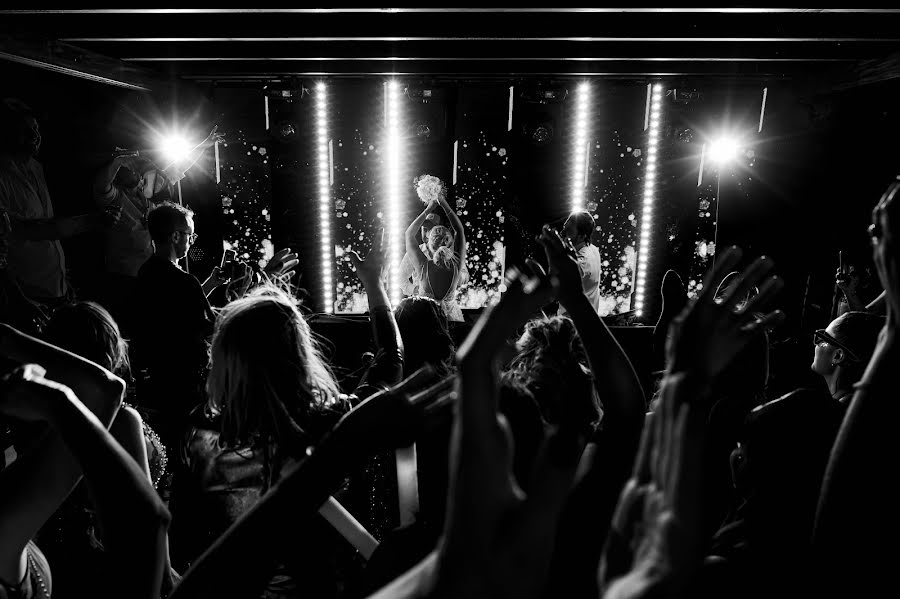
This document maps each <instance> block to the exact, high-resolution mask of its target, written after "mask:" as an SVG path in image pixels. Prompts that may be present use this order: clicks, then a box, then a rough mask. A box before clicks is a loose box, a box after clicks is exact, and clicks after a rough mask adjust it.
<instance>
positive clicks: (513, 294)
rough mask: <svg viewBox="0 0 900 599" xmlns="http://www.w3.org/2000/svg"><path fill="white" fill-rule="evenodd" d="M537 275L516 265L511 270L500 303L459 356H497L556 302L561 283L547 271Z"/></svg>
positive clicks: (473, 333)
mask: <svg viewBox="0 0 900 599" xmlns="http://www.w3.org/2000/svg"><path fill="white" fill-rule="evenodd" d="M536 275H537V276H528V275H526V274H524V273H521V272H519V271H518V270H516V269H515V268H512V269H510V270H508V271H507V275H506V279H507V282H506V287H507V289H506V292H505V293H504V294H503V296H502V297H501V298H500V302H499V303H498V304H497V305H496V306H493V307H492V308H489V309H488V310H487V311H486V314H485V316H483V317H482V318H480V319H479V320H478V322H477V323H475V327H474V328H473V329H472V332H471V334H470V335H469V336H468V337H467V338H466V340H465V341H464V342H463V344H462V346H461V347H460V348H459V352H457V358H458V360H459V361H460V362H461V363H462V362H465V361H466V360H475V361H477V360H480V359H483V358H487V359H493V358H494V357H496V355H497V352H499V351H500V349H501V348H502V347H503V346H504V345H505V344H506V341H507V339H509V338H510V337H511V336H512V335H513V334H514V333H515V332H516V329H517V328H518V327H519V326H520V325H522V324H523V323H524V322H525V321H526V320H527V319H528V318H529V317H531V315H532V314H534V313H535V312H537V311H538V310H540V309H541V308H542V307H543V306H544V305H546V304H547V302H549V301H552V299H553V295H554V294H555V292H556V286H557V283H556V282H555V279H553V278H552V277H547V276H545V275H544V273H543V271H541V272H540V273H536ZM487 315H490V318H487Z"/></svg>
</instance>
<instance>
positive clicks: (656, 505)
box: [599, 375, 703, 598]
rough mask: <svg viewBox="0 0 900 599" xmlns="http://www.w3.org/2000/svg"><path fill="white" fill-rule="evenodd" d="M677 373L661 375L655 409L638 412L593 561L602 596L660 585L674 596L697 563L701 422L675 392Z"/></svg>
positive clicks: (632, 593)
mask: <svg viewBox="0 0 900 599" xmlns="http://www.w3.org/2000/svg"><path fill="white" fill-rule="evenodd" d="M683 379H684V375H676V376H675V377H673V378H671V379H670V380H669V381H667V384H666V386H665V387H664V388H663V396H662V401H661V402H660V409H659V411H658V412H657V413H655V414H653V415H652V416H648V418H647V419H646V423H645V426H644V434H643V438H642V440H641V449H640V451H639V452H638V458H637V461H636V462H635V467H634V472H633V474H632V476H631V479H630V480H629V481H628V483H626V485H625V488H624V489H623V491H622V495H621V496H620V499H619V504H618V506H617V508H616V512H615V515H614V516H613V522H612V532H611V535H610V538H609V542H608V543H607V547H606V551H605V554H604V558H603V561H602V563H601V567H600V573H599V583H600V588H601V589H602V590H605V591H606V592H605V593H604V597H607V598H625V597H640V596H646V594H647V593H648V592H650V591H652V590H654V589H660V588H662V587H664V588H665V589H666V590H667V592H668V593H669V594H670V595H671V596H678V589H679V588H681V586H682V585H683V584H684V583H685V582H686V581H687V580H688V579H689V577H690V575H691V573H692V572H693V571H694V568H695V567H696V566H697V565H698V564H699V561H700V555H701V545H702V544H701V542H700V541H701V534H700V529H701V525H700V517H699V514H700V511H699V507H698V506H699V498H700V493H701V486H702V478H701V476H700V475H699V473H700V472H701V469H702V461H703V460H702V443H703V435H702V430H703V423H702V422H700V419H699V418H698V417H697V415H693V414H691V411H690V408H689V405H688V403H687V402H685V401H683V399H679V395H683V393H684V389H683V388H682V385H683Z"/></svg>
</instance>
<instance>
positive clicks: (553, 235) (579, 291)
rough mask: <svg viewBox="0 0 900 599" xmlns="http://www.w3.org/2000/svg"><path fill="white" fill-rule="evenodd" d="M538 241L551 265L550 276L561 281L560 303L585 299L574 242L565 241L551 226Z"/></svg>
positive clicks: (546, 227) (542, 233)
mask: <svg viewBox="0 0 900 599" xmlns="http://www.w3.org/2000/svg"><path fill="white" fill-rule="evenodd" d="M537 240H538V242H540V244H541V245H542V246H543V248H544V254H545V255H546V256H547V262H548V263H549V265H550V274H551V275H552V276H554V277H556V279H557V280H558V281H559V301H560V303H561V304H563V305H566V304H568V303H569V302H571V301H572V300H574V299H578V298H581V297H583V296H584V287H583V284H582V282H581V269H580V268H579V266H578V259H577V258H576V257H575V248H574V247H572V242H571V241H569V240H567V239H563V238H562V237H561V236H560V234H559V232H558V231H556V230H555V229H553V228H551V227H550V226H549V225H544V228H543V230H542V231H541V234H540V235H539V236H538V238H537ZM529 265H530V264H529ZM532 268H534V266H532Z"/></svg>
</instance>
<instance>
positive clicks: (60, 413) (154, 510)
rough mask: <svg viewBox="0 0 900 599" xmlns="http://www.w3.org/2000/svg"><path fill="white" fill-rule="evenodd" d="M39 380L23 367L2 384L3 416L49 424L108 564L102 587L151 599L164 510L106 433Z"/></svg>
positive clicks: (160, 557) (64, 394)
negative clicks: (80, 487)
mask: <svg viewBox="0 0 900 599" xmlns="http://www.w3.org/2000/svg"><path fill="white" fill-rule="evenodd" d="M44 374H45V372H44V370H43V369H42V368H40V367H39V366H35V365H28V366H25V367H23V368H20V369H18V371H17V372H15V373H14V374H13V375H11V376H10V377H8V379H7V381H6V389H5V391H6V394H5V395H6V396H5V398H4V399H3V400H2V403H0V406H2V410H3V412H4V413H5V414H7V415H10V416H14V417H17V418H19V419H22V420H29V421H47V422H49V423H50V425H51V427H52V428H53V430H54V431H55V432H56V433H57V434H58V435H59V436H60V437H61V438H62V440H63V442H64V443H65V445H66V448H67V449H68V450H69V451H70V452H71V455H73V456H74V457H75V459H76V460H77V461H78V463H79V465H80V466H81V468H82V469H83V471H84V475H85V481H86V482H87V484H88V488H89V489H90V491H91V497H92V499H93V501H94V505H95V506H96V508H97V514H98V517H99V521H100V526H101V529H102V531H103V540H104V543H105V545H106V553H107V555H108V556H109V557H110V559H111V560H112V561H113V564H114V565H113V567H111V568H110V569H109V572H110V573H111V574H112V575H113V576H114V578H115V581H114V582H113V581H107V582H106V584H112V585H113V586H114V588H118V589H121V590H122V591H123V594H126V595H127V596H129V597H146V598H147V599H151V598H153V599H155V598H156V597H159V589H160V583H161V579H162V571H163V570H162V569H163V564H164V562H165V554H164V549H165V531H166V526H167V525H168V521H169V514H168V511H167V510H166V508H165V506H164V505H163V503H162V501H161V500H160V498H159V496H158V495H157V493H156V491H155V490H154V489H153V487H152V486H151V484H150V481H149V480H148V478H147V476H146V474H145V473H144V471H143V470H142V469H141V468H140V466H138V464H137V462H136V461H135V460H134V459H132V457H131V456H130V455H129V454H128V453H127V452H126V451H125V450H124V449H123V448H122V446H121V445H119V444H118V443H117V442H116V441H115V439H114V438H113V436H112V435H111V434H110V433H109V431H107V430H106V426H104V424H102V423H101V422H100V421H99V420H98V419H97V417H96V416H95V415H94V414H93V413H91V411H90V410H88V409H87V408H86V407H85V406H84V404H83V403H81V401H79V400H78V398H77V397H76V396H75V394H74V393H73V392H72V390H71V389H69V388H68V387H66V386H65V385H61V384H59V383H56V382H54V381H49V380H47V379H46V378H45V377H44ZM10 492H14V493H15V492H17V493H23V492H24V490H23V489H11V490H10ZM126 589H127V590H126Z"/></svg>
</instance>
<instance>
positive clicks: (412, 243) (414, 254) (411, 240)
mask: <svg viewBox="0 0 900 599" xmlns="http://www.w3.org/2000/svg"><path fill="white" fill-rule="evenodd" d="M433 206H434V204H433V203H432V204H429V205H428V206H427V207H426V208H425V210H424V211H423V212H422V214H420V215H419V216H417V217H416V219H415V220H414V221H413V222H411V223H410V224H409V226H408V227H407V228H406V235H405V239H406V255H407V256H409V259H410V262H412V265H413V267H414V268H415V269H416V270H417V271H418V270H421V269H422V267H423V266H425V262H427V261H428V258H427V257H426V256H425V254H423V253H422V250H421V248H419V244H418V243H416V234H417V233H418V232H419V229H421V228H422V224H423V223H424V222H425V219H426V218H428V213H429V212H431V208H432V207H433Z"/></svg>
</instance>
